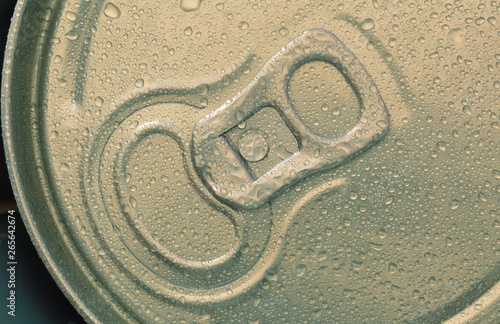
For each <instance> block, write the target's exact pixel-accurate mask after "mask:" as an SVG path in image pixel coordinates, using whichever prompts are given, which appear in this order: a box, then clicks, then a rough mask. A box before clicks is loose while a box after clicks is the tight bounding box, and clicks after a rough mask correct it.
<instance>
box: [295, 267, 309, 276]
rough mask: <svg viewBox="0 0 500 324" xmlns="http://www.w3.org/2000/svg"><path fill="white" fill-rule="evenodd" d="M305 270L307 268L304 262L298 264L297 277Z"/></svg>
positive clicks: (303, 273)
mask: <svg viewBox="0 0 500 324" xmlns="http://www.w3.org/2000/svg"><path fill="white" fill-rule="evenodd" d="M306 270H307V268H306V266H305V264H299V265H298V266H297V277H302V276H303V275H305V274H306Z"/></svg>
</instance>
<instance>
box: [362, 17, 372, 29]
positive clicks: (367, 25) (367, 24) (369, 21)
mask: <svg viewBox="0 0 500 324" xmlns="http://www.w3.org/2000/svg"><path fill="white" fill-rule="evenodd" d="M360 27H361V29H362V30H365V31H368V30H372V29H373V28H375V22H374V21H373V19H371V18H367V19H365V20H363V21H362V22H361V25H360Z"/></svg>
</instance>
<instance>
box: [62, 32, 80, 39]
mask: <svg viewBox="0 0 500 324" xmlns="http://www.w3.org/2000/svg"><path fill="white" fill-rule="evenodd" d="M64 36H65V37H66V39H69V40H76V39H78V34H77V33H76V31H74V30H70V31H69V32H67V33H66V35H64Z"/></svg>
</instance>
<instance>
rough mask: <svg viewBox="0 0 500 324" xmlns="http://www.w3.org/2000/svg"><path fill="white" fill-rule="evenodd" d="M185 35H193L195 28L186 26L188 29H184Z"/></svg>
mask: <svg viewBox="0 0 500 324" xmlns="http://www.w3.org/2000/svg"><path fill="white" fill-rule="evenodd" d="M184 35H186V36H191V35H193V28H191V27H186V29H184Z"/></svg>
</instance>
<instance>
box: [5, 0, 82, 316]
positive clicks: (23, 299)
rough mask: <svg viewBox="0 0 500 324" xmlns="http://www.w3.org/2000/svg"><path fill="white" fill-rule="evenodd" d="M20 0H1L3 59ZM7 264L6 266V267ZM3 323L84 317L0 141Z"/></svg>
mask: <svg viewBox="0 0 500 324" xmlns="http://www.w3.org/2000/svg"><path fill="white" fill-rule="evenodd" d="M15 5H16V0H0V62H2V64H3V56H4V49H5V42H6V40H7V33H8V32H9V26H10V19H11V17H12V15H13V13H14V7H15ZM8 210H15V211H16V212H15V217H16V258H17V260H16V261H17V266H16V316H15V317H12V316H9V315H8V314H7V312H8V311H9V309H8V308H7V303H6V302H7V300H6V298H7V297H8V291H9V290H10V289H8V287H7V281H8V273H7V271H6V269H7V265H6V262H7V211H8ZM4 268H5V269H4ZM0 300H1V302H0V323H6V324H8V323H16V324H17V323H41V324H45V323H50V324H59V323H63V324H80V323H85V322H84V320H83V319H82V317H81V316H80V315H79V314H78V313H77V312H76V310H75V309H74V308H73V306H71V304H70V303H69V301H68V300H67V299H66V298H65V296H64V294H63V293H62V292H61V291H60V290H59V288H58V287H57V285H56V284H55V282H54V280H53V279H52V277H51V276H50V274H49V272H48V271H47V269H46V268H45V266H44V265H43V262H42V261H41V259H40V258H39V257H38V253H37V252H36V250H35V247H34V246H33V244H32V243H31V240H30V238H29V235H28V233H27V232H26V228H25V227H24V223H23V222H22V220H21V215H20V214H19V212H18V209H17V206H16V202H15V199H14V195H13V193H12V188H11V186H10V180H9V175H8V173H7V166H6V164H5V155H4V149H3V141H0Z"/></svg>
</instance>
